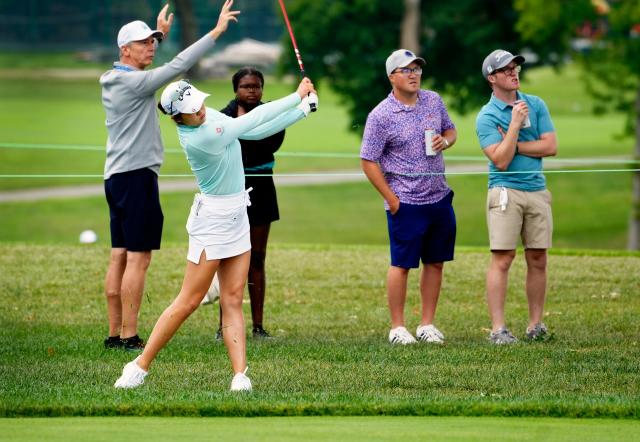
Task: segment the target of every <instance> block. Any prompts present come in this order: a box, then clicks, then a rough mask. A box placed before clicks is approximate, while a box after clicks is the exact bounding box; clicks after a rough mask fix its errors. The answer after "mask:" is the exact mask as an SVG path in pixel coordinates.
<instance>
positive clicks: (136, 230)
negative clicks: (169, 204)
mask: <svg viewBox="0 0 640 442" xmlns="http://www.w3.org/2000/svg"><path fill="white" fill-rule="evenodd" d="M104 193H105V195H106V197H107V203H109V215H110V217H111V247H113V248H125V249H127V250H128V251H130V252H146V251H149V250H158V249H159V248H160V239H161V238H162V223H163V221H164V215H163V214H162V208H161V207H160V194H159V193H158V175H156V174H155V172H153V171H152V170H151V169H146V168H145V169H138V170H132V171H130V172H123V173H116V174H114V175H111V177H109V179H107V180H105V182H104Z"/></svg>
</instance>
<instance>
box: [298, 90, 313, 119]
mask: <svg viewBox="0 0 640 442" xmlns="http://www.w3.org/2000/svg"><path fill="white" fill-rule="evenodd" d="M311 103H315V106H316V109H317V108H318V96H317V95H316V94H314V93H313V92H312V93H310V94H309V95H308V96H306V97H304V98H303V99H302V101H301V102H300V104H299V105H297V106H296V107H297V108H298V109H300V110H301V111H302V112H304V116H305V117H306V116H307V115H309V113H310V112H311Z"/></svg>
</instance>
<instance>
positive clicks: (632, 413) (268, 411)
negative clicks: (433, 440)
mask: <svg viewBox="0 0 640 442" xmlns="http://www.w3.org/2000/svg"><path fill="white" fill-rule="evenodd" d="M71 416H81V417H87V416H156V417H168V416H174V417H257V416H268V417H276V416H461V417H482V416H491V417H555V418H581V419H585V418H587V419H595V418H598V419H600V418H613V419H639V418H640V404H628V405H601V404H599V405H592V404H584V403H578V402H575V403H569V404H567V403H558V402H552V401H537V402H515V403H509V404H491V403H486V402H484V403H469V402H448V403H438V402H433V403H428V404H423V405H421V406H416V405H415V404H411V403H406V404H395V405H385V406H380V405H366V404H363V405H322V404H312V403H309V404H298V405H289V404H282V403H280V404H278V403H274V404H270V405H265V404H252V403H242V404H233V405H208V404H207V405H197V404H184V405H181V404H176V405H161V404H157V405H152V406H134V405H117V406H115V405H113V406H111V405H109V406H91V407H86V406H84V405H83V406H77V407H76V406H63V407H55V406H38V405H33V406H16V407H8V406H6V405H4V406H1V407H0V418H16V417H71Z"/></svg>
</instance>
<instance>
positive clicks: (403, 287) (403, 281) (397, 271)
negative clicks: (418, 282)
mask: <svg viewBox="0 0 640 442" xmlns="http://www.w3.org/2000/svg"><path fill="white" fill-rule="evenodd" d="M408 275H409V269H403V268H401V267H395V266H390V267H389V271H388V272H387V302H388V303H389V313H391V328H396V327H400V326H404V304H405V301H406V299H407V277H408Z"/></svg>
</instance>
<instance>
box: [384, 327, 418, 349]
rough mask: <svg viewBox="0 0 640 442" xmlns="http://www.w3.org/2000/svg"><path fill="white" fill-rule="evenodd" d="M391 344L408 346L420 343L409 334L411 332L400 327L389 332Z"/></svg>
mask: <svg viewBox="0 0 640 442" xmlns="http://www.w3.org/2000/svg"><path fill="white" fill-rule="evenodd" d="M389 342H390V343H391V344H400V345H408V344H415V343H416V342H418V341H416V338H414V337H413V335H412V334H411V333H409V330H407V329H406V328H404V327H402V326H400V327H396V328H392V329H391V331H389Z"/></svg>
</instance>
